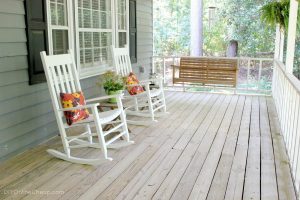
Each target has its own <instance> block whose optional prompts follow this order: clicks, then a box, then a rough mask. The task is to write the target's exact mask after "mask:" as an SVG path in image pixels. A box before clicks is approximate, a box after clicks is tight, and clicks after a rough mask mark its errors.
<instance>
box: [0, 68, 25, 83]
mask: <svg viewBox="0 0 300 200" xmlns="http://www.w3.org/2000/svg"><path fill="white" fill-rule="evenodd" d="M22 82H28V74H27V70H19V71H10V72H3V73H1V74H0V86H5V85H11V84H15V83H22Z"/></svg>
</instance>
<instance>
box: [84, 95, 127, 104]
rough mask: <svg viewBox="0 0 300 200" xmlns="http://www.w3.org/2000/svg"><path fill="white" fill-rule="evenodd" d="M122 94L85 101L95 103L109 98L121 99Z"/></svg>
mask: <svg viewBox="0 0 300 200" xmlns="http://www.w3.org/2000/svg"><path fill="white" fill-rule="evenodd" d="M123 95H124V94H123V93H120V94H114V95H107V96H101V97H96V98H92V99H86V100H85V101H86V102H87V103H88V102H95V101H96V102H97V101H101V100H106V99H110V98H119V97H120V98H122V97H123Z"/></svg>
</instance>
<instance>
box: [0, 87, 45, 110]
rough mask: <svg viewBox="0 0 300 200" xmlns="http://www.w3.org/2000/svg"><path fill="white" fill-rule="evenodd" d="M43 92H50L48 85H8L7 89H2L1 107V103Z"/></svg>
mask: <svg viewBox="0 0 300 200" xmlns="http://www.w3.org/2000/svg"><path fill="white" fill-rule="evenodd" d="M42 90H46V91H47V90H48V88H47V85H46V84H37V85H28V84H27V83H24V82H23V83H18V84H14V85H7V86H5V87H0V94H1V95H0V106H1V101H5V100H8V99H12V98H16V97H21V96H23V95H28V94H31V93H35V92H39V91H42Z"/></svg>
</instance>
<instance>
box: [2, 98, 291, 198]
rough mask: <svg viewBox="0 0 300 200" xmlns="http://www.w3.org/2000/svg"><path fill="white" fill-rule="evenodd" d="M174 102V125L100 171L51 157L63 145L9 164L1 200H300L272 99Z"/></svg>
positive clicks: (138, 131) (168, 122)
mask: <svg viewBox="0 0 300 200" xmlns="http://www.w3.org/2000/svg"><path fill="white" fill-rule="evenodd" d="M167 102H168V107H169V108H168V110H169V112H170V114H169V115H168V116H167V117H166V118H163V119H160V121H159V122H158V123H156V124H154V125H152V126H150V127H131V129H132V132H133V133H132V138H133V140H134V141H135V142H136V143H135V144H134V145H132V146H129V147H126V148H124V149H121V150H110V151H109V153H110V156H111V157H113V158H114V160H113V161H112V162H107V163H105V164H103V165H101V166H99V167H92V166H82V165H77V164H71V163H68V162H64V161H61V160H58V159H55V158H53V157H51V156H50V155H48V154H47V153H46V152H45V149H47V148H49V146H50V147H51V148H53V147H60V140H59V138H58V137H57V138H55V139H53V140H51V141H49V142H47V143H46V144H43V145H41V146H39V147H37V148H34V149H32V150H30V151H28V152H25V153H24V154H21V155H18V156H17V157H15V158H13V159H11V160H9V161H7V162H6V163H3V164H2V165H0V199H28V200H33V199H43V200H45V199H83V200H90V199H101V200H103V199H137V200H140V199H177V200H185V199H192V200H194V199H195V200H196V199H200V200H201V199H209V200H218V199H236V200H240V199H269V200H276V199H287V200H293V199H296V197H295V192H294V187H293V183H292V178H291V174H290V168H289V165H288V159H287V156H286V153H285V150H284V147H283V145H284V144H283V140H282V137H281V135H280V133H279V128H278V122H277V117H276V113H275V109H274V106H273V102H272V98H271V97H257V96H237V95H218V94H199V93H182V92H168V93H167ZM97 153H98V152H97V151H95V150H93V149H87V150H81V151H78V152H76V154H78V155H89V156H94V157H95V156H96V155H97Z"/></svg>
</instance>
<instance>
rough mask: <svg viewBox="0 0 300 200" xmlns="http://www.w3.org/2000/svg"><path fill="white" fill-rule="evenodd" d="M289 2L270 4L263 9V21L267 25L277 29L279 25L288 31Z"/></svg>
mask: <svg viewBox="0 0 300 200" xmlns="http://www.w3.org/2000/svg"><path fill="white" fill-rule="evenodd" d="M289 9H290V2H289V1H286V0H285V1H281V2H277V1H275V2H270V3H268V4H266V5H264V6H263V7H262V8H261V19H262V21H263V22H265V23H266V24H268V25H270V26H273V27H276V24H279V25H280V27H281V28H282V29H285V30H287V29H288V23H289Z"/></svg>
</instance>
